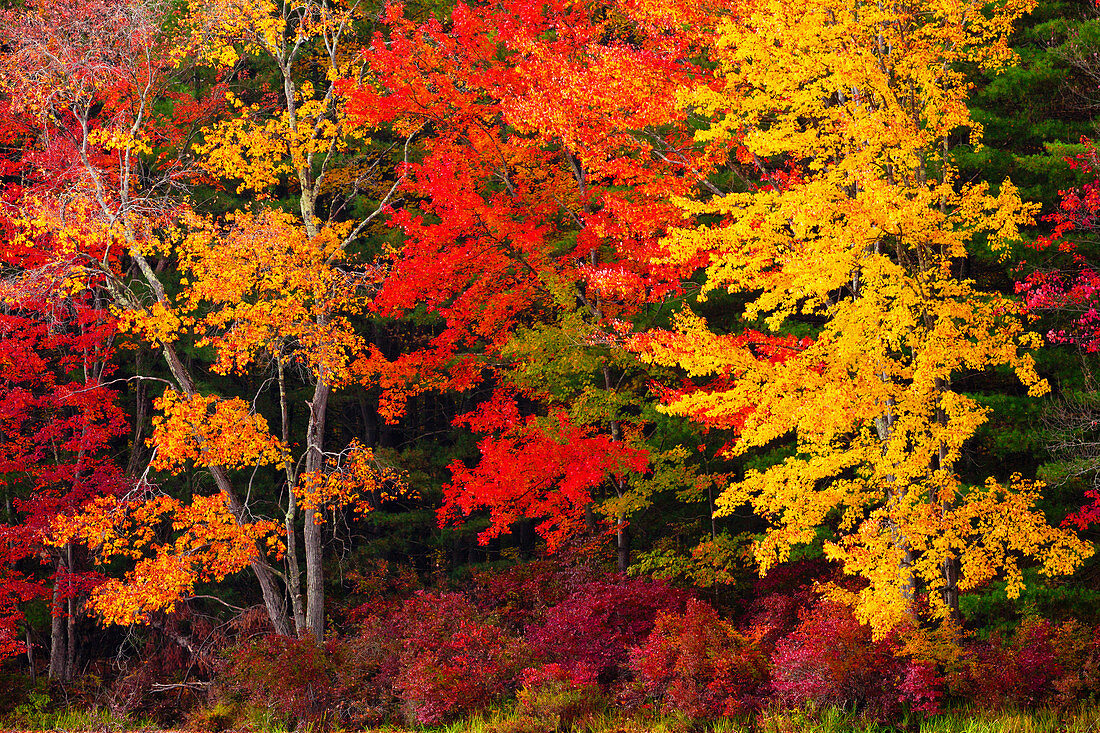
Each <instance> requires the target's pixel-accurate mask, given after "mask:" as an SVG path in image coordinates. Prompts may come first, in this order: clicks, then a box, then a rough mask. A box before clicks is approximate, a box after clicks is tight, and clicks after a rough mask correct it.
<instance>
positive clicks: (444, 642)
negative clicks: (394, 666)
mask: <svg viewBox="0 0 1100 733" xmlns="http://www.w3.org/2000/svg"><path fill="white" fill-rule="evenodd" d="M397 622H398V623H397V626H398V629H400V632H401V647H402V648H401V652H400V657H399V660H398V663H399V667H400V671H399V672H398V673H397V677H396V680H395V683H394V684H395V688H396V690H397V694H398V696H399V697H400V698H401V700H402V701H403V702H404V705H405V709H406V715H407V717H409V718H410V719H413V720H415V721H417V722H419V723H424V724H429V725H430V724H436V723H439V722H442V721H444V720H447V719H449V718H454V717H457V716H459V715H462V714H466V713H469V712H472V711H474V710H477V709H478V708H481V707H484V706H486V705H488V704H489V703H491V702H492V701H493V700H494V699H496V698H498V697H500V696H502V695H504V694H506V693H508V692H511V691H512V690H513V689H514V688H515V681H516V679H517V678H518V676H519V672H520V670H521V669H523V667H524V666H526V664H527V662H528V661H529V660H528V658H527V654H526V650H525V648H524V647H523V645H522V644H521V643H520V642H519V641H518V640H517V639H514V638H511V637H509V636H507V635H506V634H505V632H504V631H503V630H502V629H501V628H500V627H498V626H495V625H493V624H491V623H489V622H488V621H487V620H486V619H484V618H483V617H482V616H481V614H480V613H479V612H478V610H477V609H476V608H475V607H474V606H473V604H471V603H470V602H469V601H467V600H466V599H465V598H464V597H463V596H461V595H459V594H457V593H438V594H435V593H425V592H420V593H417V594H416V595H415V596H413V598H411V599H410V600H409V601H408V602H406V604H405V605H404V607H403V608H402V609H401V611H400V612H399V614H398V619H397Z"/></svg>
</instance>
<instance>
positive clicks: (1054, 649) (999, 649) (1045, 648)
mask: <svg viewBox="0 0 1100 733" xmlns="http://www.w3.org/2000/svg"><path fill="white" fill-rule="evenodd" d="M1098 650H1100V646H1098V643H1097V639H1096V638H1095V633H1094V631H1093V630H1091V629H1088V628H1087V627H1084V626H1081V625H1080V624H1078V623H1076V622H1074V621H1068V622H1065V623H1063V624H1059V625H1055V624H1052V623H1050V622H1049V621H1046V620H1043V619H1037V618H1029V619H1025V620H1024V621H1023V623H1021V624H1020V625H1019V626H1018V627H1017V629H1016V632H1015V633H1014V634H1013V635H1012V638H1011V639H1010V640H1005V639H1003V638H1002V637H1001V636H1000V635H994V636H993V638H991V639H990V640H989V641H985V642H977V643H973V644H970V645H968V646H967V648H966V651H965V655H964V657H963V659H962V660H961V661H960V663H959V664H958V665H956V668H955V669H954V670H952V675H951V676H950V679H949V681H950V689H951V692H952V694H953V695H955V696H959V697H966V698H970V699H976V700H979V701H981V702H982V703H984V704H986V705H992V706H1000V705H1006V704H1014V705H1022V706H1030V705H1036V704H1049V703H1052V702H1053V703H1059V704H1065V703H1068V702H1071V701H1072V700H1074V699H1075V698H1076V697H1077V696H1079V695H1081V694H1085V693H1088V692H1091V691H1094V689H1095V687H1096V684H1095V682H1096V680H1094V679H1093V675H1092V673H1091V671H1092V670H1093V669H1094V668H1095V664H1096V658H1097V652H1098Z"/></svg>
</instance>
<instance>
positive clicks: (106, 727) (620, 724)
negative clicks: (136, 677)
mask: <svg viewBox="0 0 1100 733" xmlns="http://www.w3.org/2000/svg"><path fill="white" fill-rule="evenodd" d="M549 723H550V721H547V720H535V719H533V718H529V717H526V718H525V717H524V716H520V715H516V714H515V713H514V712H513V711H512V710H511V709H501V710H495V711H490V712H488V713H484V714H480V715H475V716H473V717H470V718H467V719H464V720H460V721H456V722H453V723H450V724H448V725H443V726H433V727H427V726H412V727H400V726H387V727H384V728H377V729H373V730H372V731H371V732H370V733H553V727H552V726H551V725H550V724H549ZM16 729H18V730H36V731H45V730H49V731H65V732H74V731H96V732H97V733H99V732H106V731H154V730H156V726H155V725H153V724H152V723H151V722H150V721H145V720H132V719H130V718H127V717H125V716H122V717H119V716H116V715H112V714H111V713H110V712H109V711H107V710H105V709H102V708H93V709H91V710H75V709H73V710H54V711H50V710H48V709H46V708H45V707H44V706H43V705H41V704H39V705H38V706H35V705H34V704H33V703H32V704H29V705H28V706H20V709H18V710H17V711H16V713H15V714H13V715H12V716H10V717H9V718H7V719H5V720H4V721H3V723H2V724H0V730H3V731H12V730H16ZM244 730H247V731H249V733H278V732H280V731H283V730H285V728H284V727H283V726H282V725H280V723H279V722H276V721H275V720H272V719H266V720H263V719H253V720H250V721H249V723H248V727H247V728H246V729H244ZM300 730H303V731H305V732H306V733H322V731H321V730H320V728H319V727H317V726H305V727H304V728H302V729H300ZM571 730H572V731H573V733H1100V703H1098V702H1091V703H1086V704H1083V705H1081V706H1080V707H1078V708H1075V709H1069V710H1055V709H1051V708H1042V709H1038V710H1031V711H1020V710H1001V711H989V710H981V709H977V708H970V707H964V708H958V709H955V710H952V711H949V712H946V713H942V714H940V715H935V716H931V717H928V718H916V717H913V718H903V719H901V720H899V721H896V722H893V723H881V722H877V721H873V720H867V719H864V718H862V717H861V716H860V715H858V714H855V713H852V712H850V711H845V710H839V709H836V708H827V709H823V710H817V711H809V710H795V711H790V710H786V711H784V710H778V709H775V710H768V711H765V712H764V713H762V714H760V715H759V716H757V717H756V718H755V719H754V720H750V719H747V718H745V719H720V720H717V721H711V722H706V723H702V722H697V721H693V720H691V719H689V718H687V717H686V716H684V715H680V714H665V715H648V716H647V715H636V716H623V715H616V714H614V713H601V714H599V715H595V716H591V717H588V718H586V719H585V720H584V721H583V722H581V723H579V724H577V725H575V726H573V728H572V729H571ZM325 733H341V729H340V728H335V729H333V730H331V731H327V732H325Z"/></svg>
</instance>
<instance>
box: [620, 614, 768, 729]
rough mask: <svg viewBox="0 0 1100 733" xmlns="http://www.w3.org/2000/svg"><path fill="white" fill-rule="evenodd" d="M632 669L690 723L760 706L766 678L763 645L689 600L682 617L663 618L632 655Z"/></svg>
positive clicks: (668, 615) (766, 668)
mask: <svg viewBox="0 0 1100 733" xmlns="http://www.w3.org/2000/svg"><path fill="white" fill-rule="evenodd" d="M630 666H631V668H632V669H633V670H634V672H635V673H636V674H637V675H638V678H639V680H641V681H642V682H643V683H644V684H645V686H646V688H647V690H648V691H649V693H650V694H652V695H654V696H656V697H658V698H661V699H662V700H663V702H664V705H665V707H667V708H670V709H672V710H677V711H680V712H683V713H685V714H687V715H688V716H690V717H692V718H714V717H718V716H720V715H736V714H739V713H743V712H745V711H747V710H749V709H752V708H753V707H756V706H757V704H758V703H759V702H760V698H759V697H758V693H759V692H760V689H761V686H762V684H763V683H764V682H765V681H766V679H767V675H768V663H767V659H766V657H765V655H764V653H763V652H762V651H761V650H760V648H759V646H758V645H757V644H755V643H754V642H753V641H751V640H750V639H748V638H747V637H745V636H743V635H741V634H739V633H737V632H736V631H735V630H734V629H733V628H732V627H731V626H730V625H729V624H727V623H726V622H725V621H723V620H722V619H720V618H719V617H718V614H717V612H716V611H715V610H714V609H713V608H711V607H710V606H708V605H707V604H705V603H702V602H700V601H696V600H689V601H688V603H687V609H686V610H685V611H684V613H683V614H663V615H661V616H659V617H658V619H657V623H656V626H655V628H654V629H653V633H652V634H650V635H649V639H648V640H646V643H645V645H644V646H643V647H641V648H640V649H636V650H635V651H634V652H633V653H632V654H631V660H630Z"/></svg>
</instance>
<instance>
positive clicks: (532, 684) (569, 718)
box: [516, 664, 607, 730]
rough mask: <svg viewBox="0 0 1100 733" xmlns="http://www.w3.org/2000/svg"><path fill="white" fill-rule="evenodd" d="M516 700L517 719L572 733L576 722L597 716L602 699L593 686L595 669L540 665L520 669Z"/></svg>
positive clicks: (597, 688) (602, 704)
mask: <svg viewBox="0 0 1100 733" xmlns="http://www.w3.org/2000/svg"><path fill="white" fill-rule="evenodd" d="M516 697H517V703H518V704H517V706H516V712H517V713H518V714H519V715H520V716H524V717H526V718H530V719H533V720H537V721H541V722H542V723H543V724H545V726H546V727H549V728H553V729H554V730H572V729H573V728H574V727H575V724H576V723H577V722H578V721H581V720H583V719H584V718H586V717H591V716H593V715H595V714H597V713H598V712H599V711H600V710H601V709H602V708H603V707H604V706H605V705H606V702H607V701H606V698H604V696H603V694H602V693H601V692H600V688H599V685H597V684H596V674H595V670H593V669H590V668H587V667H585V666H584V665H579V666H577V667H576V668H574V669H567V668H566V667H563V666H562V665H560V664H544V665H542V666H541V667H534V668H528V669H525V670H523V687H522V688H521V689H520V691H519V694H518V695H517V696H516Z"/></svg>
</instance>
